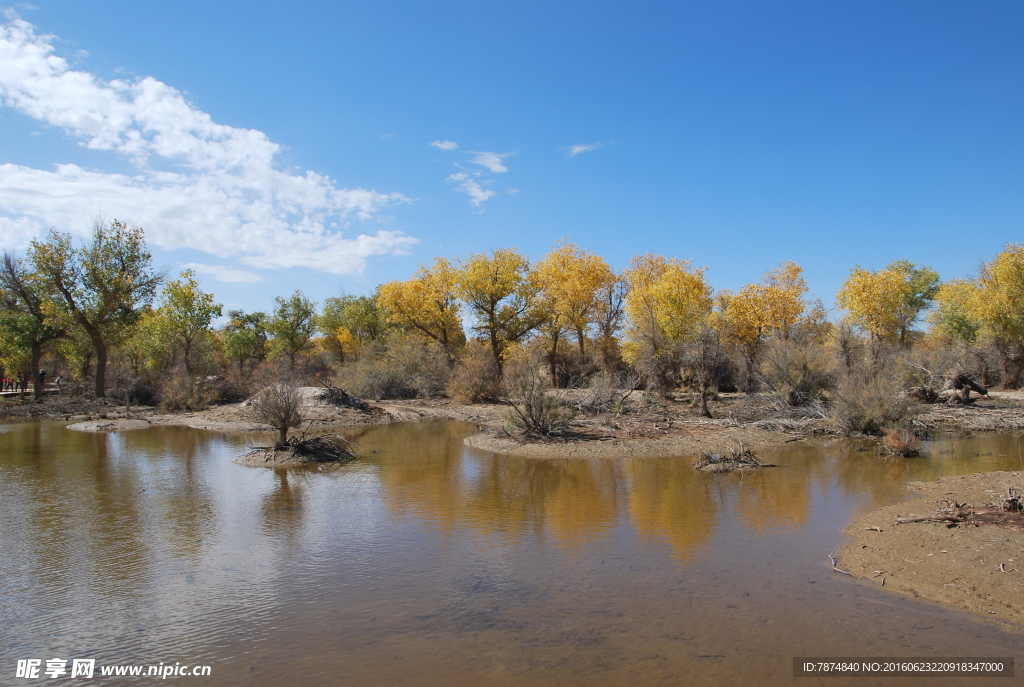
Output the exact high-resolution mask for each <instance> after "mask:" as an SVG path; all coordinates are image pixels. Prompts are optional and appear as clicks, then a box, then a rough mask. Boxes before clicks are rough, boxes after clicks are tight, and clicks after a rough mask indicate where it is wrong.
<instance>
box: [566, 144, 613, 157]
mask: <svg viewBox="0 0 1024 687" xmlns="http://www.w3.org/2000/svg"><path fill="white" fill-rule="evenodd" d="M599 148H604V143H601V142H600V141H598V142H597V143H577V144H576V145H574V146H569V147H568V148H563V150H567V151H569V157H576V156H577V155H579V154H580V153H589V152H592V151H594V150H598V149H599Z"/></svg>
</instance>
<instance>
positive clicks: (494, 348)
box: [489, 317, 505, 379]
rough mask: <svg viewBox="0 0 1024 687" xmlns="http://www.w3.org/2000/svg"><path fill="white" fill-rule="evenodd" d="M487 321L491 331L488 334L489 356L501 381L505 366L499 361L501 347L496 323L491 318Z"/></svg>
mask: <svg viewBox="0 0 1024 687" xmlns="http://www.w3.org/2000/svg"><path fill="white" fill-rule="evenodd" d="M489 319H490V330H491V331H490V332H489V334H490V339H491V355H493V356H494V364H495V365H496V366H497V368H498V378H499V379H501V378H502V377H504V376H505V365H504V362H503V361H502V359H501V346H500V345H499V344H498V332H497V323H496V322H495V321H494V318H493V317H491V318H489Z"/></svg>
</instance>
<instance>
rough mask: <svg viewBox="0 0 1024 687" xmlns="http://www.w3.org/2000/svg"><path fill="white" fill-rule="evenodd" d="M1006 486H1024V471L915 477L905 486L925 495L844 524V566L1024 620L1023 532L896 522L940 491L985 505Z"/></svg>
mask: <svg viewBox="0 0 1024 687" xmlns="http://www.w3.org/2000/svg"><path fill="white" fill-rule="evenodd" d="M1007 487H1014V488H1016V489H1021V488H1024V475H1022V474H1021V473H1011V472H989V473H981V474H976V475H962V476H953V477H946V478H943V479H940V480H937V481H935V482H913V483H911V484H909V485H908V487H907V488H908V489H910V490H912V491H915V492H918V493H920V494H921V498H917V499H912V500H909V501H904V502H902V503H898V504H895V505H892V506H886V507H884V508H880V509H878V510H875V511H873V512H871V513H868V514H867V515H864V516H862V517H859V518H857V519H856V520H855V521H854V522H852V523H851V524H850V525H849V526H848V527H847V528H846V531H845V534H846V535H847V536H848V537H849V543H848V544H847V545H846V546H845V547H844V548H843V550H842V553H841V556H840V561H839V567H840V568H842V569H845V570H848V571H849V572H851V573H853V574H854V575H855V576H857V577H861V578H864V579H866V580H870V581H872V582H873V583H875V584H878V585H881V586H884V587H885V588H886V589H890V590H892V591H894V592H899V593H902V594H908V595H912V596H915V597H921V598H926V599H931V600H933V601H938V602H940V603H942V604H946V605H948V606H953V607H955V608H959V609H961V610H964V611H968V612H970V613H976V614H978V615H981V616H982V617H985V618H990V619H999V620H1005V621H1010V622H1013V623H1018V624H1024V532H1022V531H1020V530H1014V529H1007V528H1004V527H998V526H995V525H980V526H975V525H972V524H967V525H964V524H961V525H957V526H955V527H948V526H947V524H946V523H938V522H920V523H909V524H901V525H896V524H895V521H896V518H897V517H904V518H906V517H911V516H930V515H932V514H933V513H934V512H935V509H936V502H937V501H938V500H940V499H955V500H956V501H957V502H959V503H963V502H967V503H969V504H971V505H972V506H974V507H976V508H983V507H985V506H987V505H988V504H990V503H995V502H997V501H999V500H1000V499H1001V497H1002V496H1005V495H1006V493H1007V492H1006V490H1007ZM869 528H877V529H869ZM879 529H880V530H881V531H878V530H879Z"/></svg>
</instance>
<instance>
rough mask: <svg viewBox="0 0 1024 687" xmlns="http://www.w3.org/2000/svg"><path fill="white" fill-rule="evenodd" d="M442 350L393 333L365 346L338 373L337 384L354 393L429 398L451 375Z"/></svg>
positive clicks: (442, 389)
mask: <svg viewBox="0 0 1024 687" xmlns="http://www.w3.org/2000/svg"><path fill="white" fill-rule="evenodd" d="M451 374H452V372H451V369H450V368H449V367H448V362H447V358H446V357H445V355H444V350H443V349H442V348H441V347H440V346H439V345H438V344H437V343H436V342H434V341H429V340H427V339H425V338H424V337H422V336H419V335H417V334H406V333H404V332H393V333H391V334H389V335H388V336H387V337H386V338H385V339H383V340H382V341H378V342H377V343H375V344H371V345H368V346H366V347H365V348H364V350H363V351H362V353H361V355H360V357H359V359H358V360H356V361H354V362H351V363H348V364H347V365H346V366H344V367H343V368H342V369H341V370H340V371H339V373H338V375H337V376H338V380H339V382H340V384H341V386H343V387H345V388H347V389H349V390H350V391H352V393H354V394H355V395H356V396H359V397H362V398H372V399H374V400H377V401H379V400H381V399H385V398H433V397H436V396H441V395H442V394H444V392H445V389H446V388H447V387H448V385H449V380H450V378H451Z"/></svg>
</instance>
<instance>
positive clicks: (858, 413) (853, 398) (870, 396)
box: [831, 369, 914, 434]
mask: <svg viewBox="0 0 1024 687" xmlns="http://www.w3.org/2000/svg"><path fill="white" fill-rule="evenodd" d="M831 405H832V408H831V417H832V420H833V422H835V423H836V426H837V427H838V428H839V429H840V431H842V432H843V433H844V434H858V433H863V434H880V433H881V432H882V430H883V429H884V428H886V427H893V426H896V425H899V424H900V423H901V422H903V421H904V420H905V419H906V418H908V417H910V416H911V415H912V414H913V412H914V411H913V404H912V402H911V400H910V399H909V398H908V397H907V395H906V394H905V393H903V390H902V389H901V388H900V385H899V382H898V380H897V379H896V378H895V376H894V375H893V374H891V373H890V372H889V371H887V370H884V369H880V370H878V371H877V372H876V373H875V374H873V375H850V376H847V377H844V378H843V379H842V380H841V381H840V382H839V386H838V387H837V388H836V390H835V392H833V394H832V396H831Z"/></svg>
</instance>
